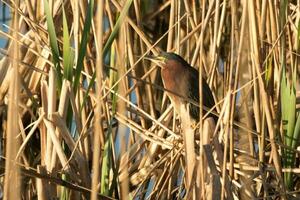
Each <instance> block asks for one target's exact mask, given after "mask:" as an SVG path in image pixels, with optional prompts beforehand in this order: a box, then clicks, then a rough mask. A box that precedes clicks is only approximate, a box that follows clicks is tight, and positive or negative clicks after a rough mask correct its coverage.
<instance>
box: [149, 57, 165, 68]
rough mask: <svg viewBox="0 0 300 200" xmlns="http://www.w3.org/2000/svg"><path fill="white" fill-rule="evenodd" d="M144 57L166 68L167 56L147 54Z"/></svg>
mask: <svg viewBox="0 0 300 200" xmlns="http://www.w3.org/2000/svg"><path fill="white" fill-rule="evenodd" d="M144 59H146V60H149V61H151V62H154V63H155V64H156V65H157V66H159V67H161V68H164V64H165V63H166V62H165V58H164V57H162V56H145V57H144Z"/></svg>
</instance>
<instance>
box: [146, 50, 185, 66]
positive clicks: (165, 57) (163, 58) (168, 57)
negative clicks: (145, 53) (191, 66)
mask: <svg viewBox="0 0 300 200" xmlns="http://www.w3.org/2000/svg"><path fill="white" fill-rule="evenodd" d="M146 59H148V60H150V61H152V62H154V63H156V64H157V65H158V66H160V67H161V68H163V69H164V68H165V67H168V61H175V62H177V63H178V64H179V63H180V64H183V65H188V64H187V63H186V61H185V60H184V59H183V58H182V57H181V56H179V55H177V54H176V53H172V52H161V53H160V54H158V55H157V56H150V57H146Z"/></svg>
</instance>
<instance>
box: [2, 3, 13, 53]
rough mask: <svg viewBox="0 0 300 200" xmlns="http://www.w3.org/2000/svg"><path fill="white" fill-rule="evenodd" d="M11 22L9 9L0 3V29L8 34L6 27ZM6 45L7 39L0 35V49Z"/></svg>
mask: <svg viewBox="0 0 300 200" xmlns="http://www.w3.org/2000/svg"><path fill="white" fill-rule="evenodd" d="M10 20H11V15H10V10H9V8H8V7H7V6H6V5H5V4H4V3H3V2H2V1H0V28H1V30H2V31H4V32H8V28H7V27H8V26H9V23H10ZM6 44H7V37H5V36H3V35H1V36H0V48H5V46H6Z"/></svg>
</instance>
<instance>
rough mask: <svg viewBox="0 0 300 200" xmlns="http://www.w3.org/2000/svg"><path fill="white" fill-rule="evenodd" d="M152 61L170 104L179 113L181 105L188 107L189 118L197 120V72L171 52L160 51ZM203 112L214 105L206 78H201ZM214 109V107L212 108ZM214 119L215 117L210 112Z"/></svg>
mask: <svg viewBox="0 0 300 200" xmlns="http://www.w3.org/2000/svg"><path fill="white" fill-rule="evenodd" d="M150 60H152V61H153V62H155V63H157V64H158V65H159V66H160V68H161V78H162V82H163V86H164V89H165V90H166V93H167V96H168V97H169V99H170V101H171V104H172V106H173V107H174V109H175V111H176V113H177V114H179V115H180V109H181V106H182V105H183V106H185V108H188V109H187V110H188V112H189V116H190V118H191V119H192V120H193V121H195V122H199V104H200V102H199V72H198V70H197V69H195V68H194V67H192V66H191V65H190V64H189V63H188V62H187V61H185V60H184V59H183V58H182V57H181V56H180V55H178V54H176V53H173V52H161V53H160V54H159V55H158V56H152V57H151V59H150ZM202 95H203V96H202V99H203V107H204V109H203V113H204V114H205V113H207V111H208V110H209V109H211V108H213V107H214V106H215V101H214V98H213V94H212V91H211V89H210V87H209V85H208V84H207V82H206V80H205V79H204V78H202ZM214 110H215V109H214ZM208 116H209V117H213V119H214V120H215V121H216V120H217V117H216V116H215V115H214V114H212V113H210V114H209V115H208Z"/></svg>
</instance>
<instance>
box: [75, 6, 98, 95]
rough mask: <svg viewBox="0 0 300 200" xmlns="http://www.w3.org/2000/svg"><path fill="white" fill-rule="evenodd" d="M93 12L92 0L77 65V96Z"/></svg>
mask: <svg viewBox="0 0 300 200" xmlns="http://www.w3.org/2000/svg"><path fill="white" fill-rule="evenodd" d="M93 10H94V0H90V2H89V4H88V10H87V14H86V18H85V22H84V26H83V33H82V38H81V43H80V46H79V53H78V59H77V64H76V69H75V79H74V85H73V87H74V93H75V94H76V92H77V90H78V86H79V79H80V75H81V71H82V68H83V60H84V57H85V54H86V49H87V43H88V40H89V33H90V28H91V24H92V17H93Z"/></svg>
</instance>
